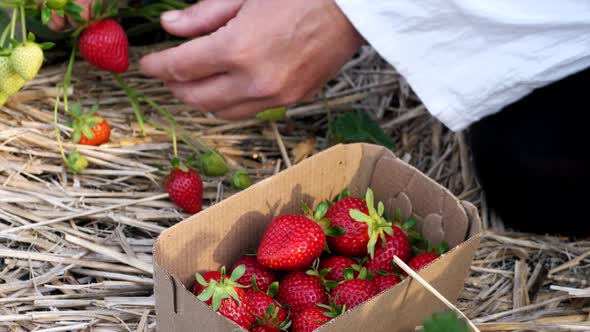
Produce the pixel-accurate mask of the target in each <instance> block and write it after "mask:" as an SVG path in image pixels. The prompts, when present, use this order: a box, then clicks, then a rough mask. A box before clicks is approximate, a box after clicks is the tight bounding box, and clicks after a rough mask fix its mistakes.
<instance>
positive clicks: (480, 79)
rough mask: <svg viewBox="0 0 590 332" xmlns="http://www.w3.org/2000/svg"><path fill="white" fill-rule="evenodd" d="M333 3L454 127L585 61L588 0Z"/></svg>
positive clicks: (589, 40) (588, 59)
mask: <svg viewBox="0 0 590 332" xmlns="http://www.w3.org/2000/svg"><path fill="white" fill-rule="evenodd" d="M335 1H336V3H337V4H338V6H339V7H340V8H341V10H342V11H343V12H344V13H345V15H346V16H347V17H348V19H349V20H350V21H351V22H352V24H353V25H354V26H355V27H356V28H357V30H358V31H359V32H360V33H361V35H363V37H364V38H365V39H366V40H367V42H369V43H370V44H371V45H372V46H373V47H374V48H375V49H376V50H377V52H379V53H380V55H381V56H382V57H383V58H384V59H385V60H386V61H388V62H389V63H390V64H391V65H392V66H394V67H395V68H396V70H397V71H398V72H399V73H400V74H401V75H402V76H404V77H405V78H406V80H407V81H408V83H409V84H410V86H411V87H412V89H413V90H414V91H415V92H416V94H417V95H418V97H419V98H420V99H421V100H422V102H423V103H424V105H425V106H426V108H427V109H428V110H429V111H430V113H431V114H432V115H433V116H435V117H437V118H438V119H439V120H440V121H441V122H442V123H443V124H445V125H446V126H447V127H448V128H449V129H451V130H453V131H460V130H463V129H465V128H467V127H468V126H469V125H470V124H472V123H474V122H476V121H478V120H479V119H481V118H483V117H485V116H487V115H490V114H493V113H496V112H498V111H500V110H501V109H502V108H503V107H505V106H507V105H508V104H511V103H513V102H515V101H517V100H518V99H521V98H522V97H524V96H525V95H527V94H529V93H530V92H531V91H532V90H534V89H536V88H538V87H542V86H545V85H547V84H549V83H552V82H554V81H557V80H559V79H562V78H564V77H566V76H569V75H571V74H573V73H575V72H578V71H580V70H583V69H585V68H587V67H589V66H590V0H493V1H482V0H445V1H440V0H418V1H416V0H370V1H367V0H335ZM583 88H584V87H583ZM556 112H559V111H558V110H556Z"/></svg>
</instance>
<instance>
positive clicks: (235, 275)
mask: <svg viewBox="0 0 590 332" xmlns="http://www.w3.org/2000/svg"><path fill="white" fill-rule="evenodd" d="M244 273H246V265H244V264H241V265H238V266H237V267H236V268H235V269H234V270H233V271H232V273H231V276H230V277H229V279H230V280H231V281H237V280H238V279H240V278H241V277H242V276H243V275H244Z"/></svg>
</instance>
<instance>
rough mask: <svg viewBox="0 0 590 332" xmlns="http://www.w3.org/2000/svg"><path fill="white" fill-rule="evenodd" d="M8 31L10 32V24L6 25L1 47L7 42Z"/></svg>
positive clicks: (0, 42) (0, 40)
mask: <svg viewBox="0 0 590 332" xmlns="http://www.w3.org/2000/svg"><path fill="white" fill-rule="evenodd" d="M8 33H10V24H9V25H7V26H6V28H4V31H3V32H2V37H1V38H0V47H4V44H5V43H6V38H8Z"/></svg>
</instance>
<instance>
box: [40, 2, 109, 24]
mask: <svg viewBox="0 0 590 332" xmlns="http://www.w3.org/2000/svg"><path fill="white" fill-rule="evenodd" d="M101 1H102V0H101ZM44 3H45V1H44ZM76 3H77V4H78V5H79V6H80V7H82V9H83V10H84V11H83V12H82V13H81V14H80V16H81V17H82V20H84V21H87V20H88V19H90V17H91V15H92V13H93V7H94V3H95V0H76ZM50 8H51V7H50ZM68 24H70V25H72V26H78V23H77V22H76V21H75V20H73V19H72V18H71V17H69V16H59V15H57V14H56V13H55V12H53V13H52V14H51V20H50V21H49V23H48V27H49V29H51V30H53V31H56V32H59V31H62V30H63V29H65V28H66V27H67V26H68Z"/></svg>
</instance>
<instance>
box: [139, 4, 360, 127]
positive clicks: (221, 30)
mask: <svg viewBox="0 0 590 332" xmlns="http://www.w3.org/2000/svg"><path fill="white" fill-rule="evenodd" d="M162 25H163V27H164V29H166V30H167V31H168V32H170V33H171V34H173V35H177V36H182V37H196V38H195V39H192V40H191V41H188V42H186V43H184V44H182V45H180V46H178V47H175V48H171V49H167V50H164V51H161V52H158V53H154V54H150V55H147V56H145V57H144V58H143V59H142V60H141V69H142V71H143V72H144V73H145V74H146V75H148V76H153V77H156V78H159V79H161V80H163V81H164V82H166V85H167V86H168V87H169V88H170V90H171V92H172V93H173V94H174V95H175V96H176V97H177V98H178V99H180V100H181V101H183V102H184V103H186V104H188V105H190V106H192V107H194V108H195V109H196V110H198V111H201V112H214V113H216V114H217V115H218V116H219V117H221V118H225V119H242V118H247V117H249V116H252V115H254V114H256V113H258V112H260V111H263V110H265V109H269V108H274V107H281V106H289V105H292V104H294V103H297V102H301V101H306V100H309V99H312V98H313V97H314V96H316V94H317V93H318V92H319V91H320V90H321V88H322V87H323V86H324V85H325V84H326V83H327V82H328V81H329V80H330V79H332V78H333V77H334V76H336V74H337V73H338V71H339V70H340V69H341V68H342V66H343V65H344V64H346V63H347V62H348V61H349V60H350V59H351V58H352V56H353V55H354V53H355V52H356V51H357V50H358V49H359V48H360V46H361V45H362V38H361V36H360V35H359V33H358V32H357V31H356V30H355V29H354V28H353V26H352V25H351V23H350V22H349V21H348V20H347V18H346V17H345V16H344V14H343V13H342V12H341V11H340V9H339V8H338V7H337V5H336V4H335V2H334V0H292V1H272V0H224V1H216V0H203V1H200V2H199V3H197V4H196V5H194V6H192V7H189V8H188V9H186V10H184V11H173V12H168V13H165V14H164V15H163V16H162Z"/></svg>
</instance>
